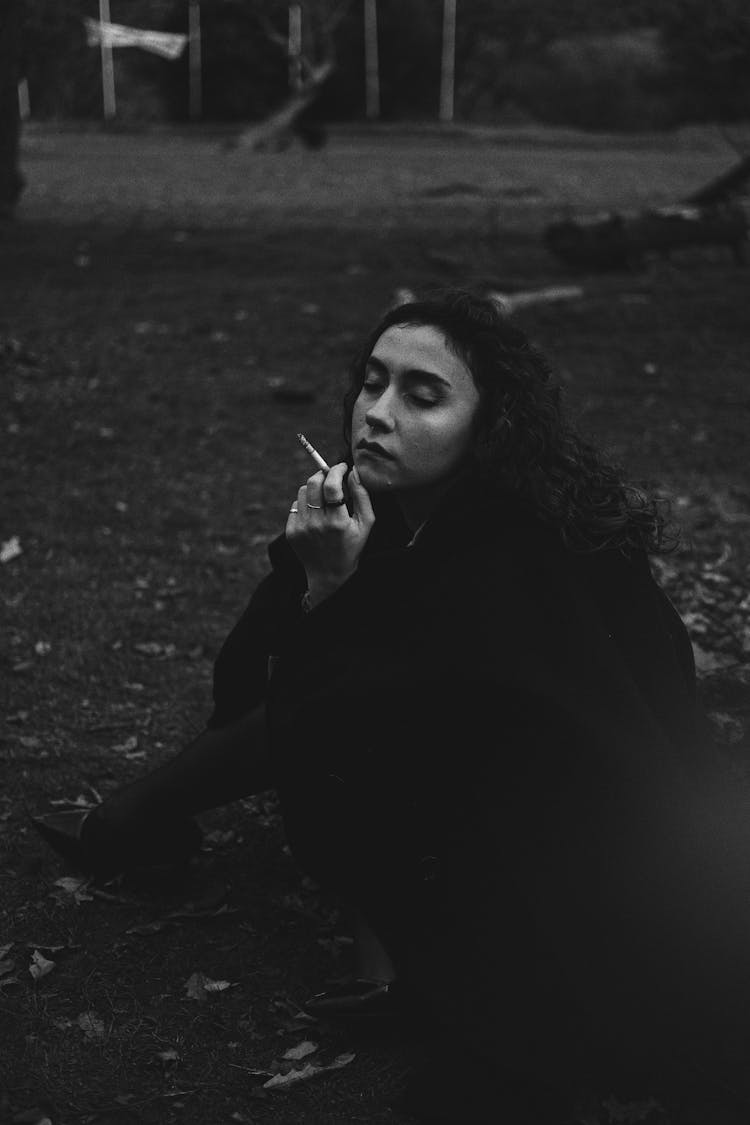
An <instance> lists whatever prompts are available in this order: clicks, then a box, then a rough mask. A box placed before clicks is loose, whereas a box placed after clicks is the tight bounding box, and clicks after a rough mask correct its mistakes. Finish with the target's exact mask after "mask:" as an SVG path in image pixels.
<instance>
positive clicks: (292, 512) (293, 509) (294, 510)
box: [289, 504, 299, 516]
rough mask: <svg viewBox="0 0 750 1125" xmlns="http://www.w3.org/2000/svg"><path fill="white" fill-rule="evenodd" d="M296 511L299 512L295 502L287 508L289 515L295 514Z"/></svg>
mask: <svg viewBox="0 0 750 1125" xmlns="http://www.w3.org/2000/svg"><path fill="white" fill-rule="evenodd" d="M298 512H299V508H298V507H297V505H296V504H295V505H294V507H293V508H290V509H289V515H290V516H296V515H297V513H298Z"/></svg>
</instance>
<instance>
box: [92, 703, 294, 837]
mask: <svg viewBox="0 0 750 1125" xmlns="http://www.w3.org/2000/svg"><path fill="white" fill-rule="evenodd" d="M272 785H273V780H272V776H271V767H270V755H269V748H268V734H267V730H266V717H265V708H264V707H259V708H256V709H255V710H254V711H251V712H249V713H248V714H247V715H244V716H243V717H242V718H241V719H238V720H237V721H236V722H235V723H232V724H230V725H229V726H226V727H219V728H217V729H215V730H212V729H207V730H204V731H202V733H201V734H199V735H198V736H197V738H195V739H194V740H193V741H192V742H191V743H189V745H188V746H186V747H185V749H184V750H182V751H180V753H178V754H176V755H175V757H174V758H171V759H170V760H169V761H167V762H165V763H164V764H163V765H161V766H157V768H156V769H155V770H152V771H151V772H150V773H148V774H145V775H144V776H143V777H140V778H138V779H137V780H136V781H133V782H131V783H130V784H129V785H126V786H124V787H123V788H122V789H120V790H118V791H117V792H116V793H113V794H112V795H111V796H110V797H108V798H107V799H106V800H105V801H104V803H103V804H102V805H101V806H100V807H99V808H98V809H97V810H96V811H97V817H98V818H99V819H101V820H102V821H106V822H107V823H108V824H109V825H111V826H112V827H113V828H115V827H121V828H122V829H125V830H127V829H130V828H132V827H138V826H142V825H143V824H144V823H148V822H153V821H155V820H157V819H158V818H160V817H167V818H174V817H180V816H183V817H184V816H193V815H195V814H196V813H200V812H205V810H206V809H213V808H217V807H219V806H220V805H226V804H229V803H230V802H231V801H236V800H239V799H240V798H242V797H248V796H250V795H251V794H253V793H259V792H261V791H262V790H263V789H269V788H271V787H272Z"/></svg>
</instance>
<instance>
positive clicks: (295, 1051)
mask: <svg viewBox="0 0 750 1125" xmlns="http://www.w3.org/2000/svg"><path fill="white" fill-rule="evenodd" d="M317 1049H318V1044H317V1043H313V1042H312V1040H310V1039H303V1040H302V1042H301V1043H298V1044H297V1046H296V1047H290V1048H289V1050H288V1051H285V1052H284V1054H283V1055H282V1058H284V1059H305V1058H307V1056H308V1055H313V1054H315V1052H316V1051H317Z"/></svg>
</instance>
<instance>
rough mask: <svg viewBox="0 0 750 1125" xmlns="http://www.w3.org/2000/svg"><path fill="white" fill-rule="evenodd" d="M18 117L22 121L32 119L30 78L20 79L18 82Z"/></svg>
mask: <svg viewBox="0 0 750 1125" xmlns="http://www.w3.org/2000/svg"><path fill="white" fill-rule="evenodd" d="M18 116H19V117H20V118H21V120H22V121H28V120H29V118H30V117H31V102H30V100H29V80H28V78H20V79H19V81H18Z"/></svg>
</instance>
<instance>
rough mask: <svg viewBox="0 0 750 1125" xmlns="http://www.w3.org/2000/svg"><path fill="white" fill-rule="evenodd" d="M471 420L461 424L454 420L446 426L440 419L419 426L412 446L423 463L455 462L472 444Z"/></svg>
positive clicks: (413, 435)
mask: <svg viewBox="0 0 750 1125" xmlns="http://www.w3.org/2000/svg"><path fill="white" fill-rule="evenodd" d="M471 434H472V427H471V424H470V420H469V419H467V420H466V422H465V423H463V422H462V423H461V424H459V425H456V424H455V421H452V424H451V425H448V426H446V425H445V424H443V423H441V422H440V421H439V420H435V421H434V422H428V423H427V424H422V425H421V426H418V427H417V428H416V430H415V432H414V433H413V434H412V441H411V443H410V444H411V448H412V449H413V451H414V454H415V457H416V458H417V459H419V460H421V461H422V462H423V463H425V464H426V463H427V462H434V463H436V464H445V463H446V462H448V463H453V462H455V461H457V460H459V459H460V458H461V457H462V456H463V454H464V453H465V452H466V450H467V449H468V448H469V446H470V444H471Z"/></svg>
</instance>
